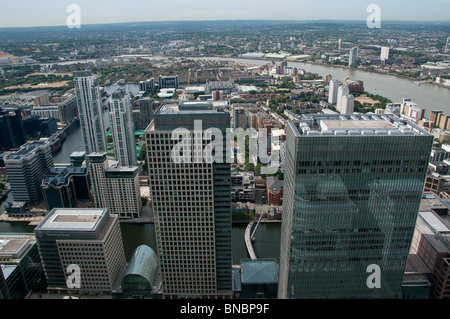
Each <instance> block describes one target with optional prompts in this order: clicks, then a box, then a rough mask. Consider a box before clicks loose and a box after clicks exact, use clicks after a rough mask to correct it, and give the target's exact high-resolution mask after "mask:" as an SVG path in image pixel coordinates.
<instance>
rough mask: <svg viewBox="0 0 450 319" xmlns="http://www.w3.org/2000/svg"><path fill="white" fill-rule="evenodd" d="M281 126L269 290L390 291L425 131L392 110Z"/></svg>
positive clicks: (408, 225)
mask: <svg viewBox="0 0 450 319" xmlns="http://www.w3.org/2000/svg"><path fill="white" fill-rule="evenodd" d="M286 131H287V132H286V135H287V137H286V143H287V154H286V171H285V185H284V193H283V220H282V230H281V234H282V237H281V245H280V247H281V251H280V285H279V290H278V297H279V298H282V299H283V298H399V297H400V296H401V284H402V278H403V275H404V270H405V264H406V260H407V257H408V253H409V250H410V245H411V240H412V236H413V233H414V227H415V223H416V218H417V214H418V209H419V204H420V200H421V195H422V190H423V186H424V180H425V176H426V171H427V166H428V161H429V156H430V151H431V147H432V143H433V136H432V135H431V134H429V133H428V132H427V131H425V130H423V129H421V128H420V127H418V126H416V125H415V124H413V123H410V122H407V121H401V120H399V119H398V118H397V117H395V116H392V115H390V116H387V115H370V116H367V115H352V116H350V115H347V116H345V115H311V116H304V117H303V119H302V120H301V121H295V122H291V121H289V122H288V123H287V129H286ZM373 269H375V270H373ZM376 269H378V271H377V270H376ZM372 272H376V273H377V275H374V276H378V277H377V278H378V280H379V284H380V285H378V284H377V285H376V286H374V285H372V284H368V280H369V276H370V274H371V273H372ZM371 278H372V277H371ZM371 283H372V282H371Z"/></svg>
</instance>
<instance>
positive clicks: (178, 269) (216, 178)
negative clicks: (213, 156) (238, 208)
mask: <svg viewBox="0 0 450 319" xmlns="http://www.w3.org/2000/svg"><path fill="white" fill-rule="evenodd" d="M196 121H200V122H201V123H202V128H200V129H195V128H194V126H196V124H197V123H198V122H196ZM178 128H184V129H183V132H184V133H183V135H182V136H183V138H185V139H186V143H189V142H188V141H189V140H191V139H193V138H194V137H196V138H197V139H196V141H197V142H198V143H199V144H198V145H195V146H194V143H192V145H191V146H187V147H188V149H189V150H188V149H186V153H185V155H187V156H188V157H190V155H196V156H197V155H198V156H201V155H200V154H201V153H202V150H203V149H204V147H205V145H206V144H209V143H211V139H212V134H211V133H207V132H205V130H207V129H208V128H218V129H219V130H220V132H222V133H225V130H226V129H227V128H230V116H229V114H228V113H226V112H224V111H223V110H221V109H216V108H215V107H213V105H212V103H211V102H210V101H202V102H198V101H188V102H182V103H180V104H179V105H178V104H176V105H170V104H167V105H163V106H162V107H161V108H160V109H159V110H158V111H157V112H156V113H155V114H154V119H153V121H152V123H151V124H150V125H149V127H148V128H147V130H146V132H145V136H146V146H147V158H148V163H149V171H150V174H149V175H150V194H151V200H152V209H153V215H154V221H155V232H156V241H157V250H158V258H159V264H160V267H161V277H162V294H163V296H164V298H192V297H200V298H230V297H231V293H232V273H231V270H232V267H231V266H232V257H231V181H230V176H231V164H230V163H229V162H227V161H226V160H225V157H226V156H227V155H228V156H231V155H230V154H226V153H227V152H226V150H225V148H223V149H222V150H218V149H216V152H217V156H218V157H219V158H221V159H222V162H220V161H212V162H207V161H205V160H200V161H196V160H192V161H189V160H187V161H184V160H183V161H179V160H177V159H175V158H173V157H172V149H174V150H177V148H178V146H180V145H178V143H177V141H175V140H174V139H172V133H173V131H174V130H175V129H178ZM195 144H196V143H195ZM177 145H178V146H177ZM189 154H190V155H189Z"/></svg>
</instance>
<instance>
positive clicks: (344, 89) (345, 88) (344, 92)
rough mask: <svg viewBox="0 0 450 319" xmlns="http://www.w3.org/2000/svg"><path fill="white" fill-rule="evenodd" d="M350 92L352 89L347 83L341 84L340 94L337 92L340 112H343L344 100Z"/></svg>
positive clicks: (337, 105) (337, 106)
mask: <svg viewBox="0 0 450 319" xmlns="http://www.w3.org/2000/svg"><path fill="white" fill-rule="evenodd" d="M348 94H350V89H349V87H348V86H347V85H341V86H340V87H339V88H338V94H337V100H336V109H337V110H338V112H339V113H342V110H343V109H344V108H343V102H344V99H343V98H344V96H346V95H348Z"/></svg>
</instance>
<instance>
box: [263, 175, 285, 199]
mask: <svg viewBox="0 0 450 319" xmlns="http://www.w3.org/2000/svg"><path fill="white" fill-rule="evenodd" d="M266 187H267V203H268V204H272V205H280V203H281V201H282V199H283V187H284V181H283V180H279V179H278V177H276V176H269V177H267V186H266Z"/></svg>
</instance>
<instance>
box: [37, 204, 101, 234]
mask: <svg viewBox="0 0 450 319" xmlns="http://www.w3.org/2000/svg"><path fill="white" fill-rule="evenodd" d="M107 212H108V210H107V209H106V208H105V209H104V208H85V209H80V208H54V209H52V210H51V211H50V213H49V214H48V215H47V217H46V218H45V219H44V220H43V221H42V222H41V223H40V224H39V225H38V226H37V227H36V230H66V231H70V230H79V231H91V230H95V229H96V227H97V225H98V223H99V221H100V220H101V219H102V217H103V216H104V215H105V214H106V213H107Z"/></svg>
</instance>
